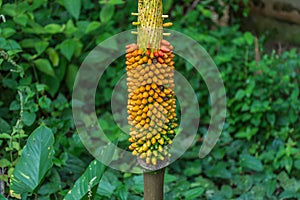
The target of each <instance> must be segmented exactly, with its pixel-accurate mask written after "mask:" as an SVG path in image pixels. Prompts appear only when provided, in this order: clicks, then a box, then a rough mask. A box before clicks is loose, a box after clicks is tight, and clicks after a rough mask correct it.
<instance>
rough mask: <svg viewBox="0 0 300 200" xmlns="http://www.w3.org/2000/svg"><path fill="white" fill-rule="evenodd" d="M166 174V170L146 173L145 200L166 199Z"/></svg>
mask: <svg viewBox="0 0 300 200" xmlns="http://www.w3.org/2000/svg"><path fill="white" fill-rule="evenodd" d="M164 174H165V168H163V169H160V170H158V171H154V172H144V199H145V200H163V199H164Z"/></svg>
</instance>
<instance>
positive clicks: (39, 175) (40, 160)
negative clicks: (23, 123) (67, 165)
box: [10, 125, 54, 194]
mask: <svg viewBox="0 0 300 200" xmlns="http://www.w3.org/2000/svg"><path fill="white" fill-rule="evenodd" d="M53 143H54V136H53V133H52V131H51V129H49V128H47V127H46V126H43V125H42V126H40V127H39V128H37V129H35V130H34V132H33V133H32V134H31V135H30V137H29V138H28V140H27V143H26V145H25V147H24V149H23V152H22V155H21V158H20V160H19V161H18V163H17V165H16V168H15V170H14V171H13V174H12V176H11V184H10V190H11V192H12V193H15V194H25V193H32V192H33V191H35V190H36V189H37V187H38V186H39V184H40V183H41V181H42V179H43V178H44V177H45V175H46V172H47V171H48V170H49V169H50V168H51V167H52V158H53V155H54V150H53Z"/></svg>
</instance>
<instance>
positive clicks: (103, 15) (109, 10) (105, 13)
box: [100, 4, 115, 23]
mask: <svg viewBox="0 0 300 200" xmlns="http://www.w3.org/2000/svg"><path fill="white" fill-rule="evenodd" d="M114 12H115V7H114V6H113V5H111V4H106V5H104V7H103V8H102V10H101V12H100V20H101V21H102V22H104V23H106V22H108V21H109V20H110V19H111V18H112V16H113V15H114Z"/></svg>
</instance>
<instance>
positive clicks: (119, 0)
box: [99, 0, 124, 5]
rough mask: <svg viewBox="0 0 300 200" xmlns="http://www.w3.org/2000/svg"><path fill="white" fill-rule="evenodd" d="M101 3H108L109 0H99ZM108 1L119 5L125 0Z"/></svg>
mask: <svg viewBox="0 0 300 200" xmlns="http://www.w3.org/2000/svg"><path fill="white" fill-rule="evenodd" d="M99 3H100V4H106V3H107V0H104V1H103V0H102V1H99ZM108 3H109V4H111V5H119V4H123V3H124V1H123V0H110V1H109V2H108Z"/></svg>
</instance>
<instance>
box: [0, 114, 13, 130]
mask: <svg viewBox="0 0 300 200" xmlns="http://www.w3.org/2000/svg"><path fill="white" fill-rule="evenodd" d="M10 131H11V128H10V125H9V124H8V123H7V122H6V121H5V120H4V119H2V118H1V117H0V133H3V132H8V133H9V132H10Z"/></svg>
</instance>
